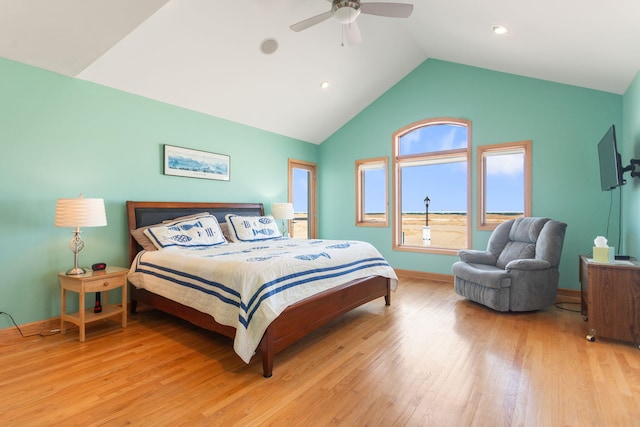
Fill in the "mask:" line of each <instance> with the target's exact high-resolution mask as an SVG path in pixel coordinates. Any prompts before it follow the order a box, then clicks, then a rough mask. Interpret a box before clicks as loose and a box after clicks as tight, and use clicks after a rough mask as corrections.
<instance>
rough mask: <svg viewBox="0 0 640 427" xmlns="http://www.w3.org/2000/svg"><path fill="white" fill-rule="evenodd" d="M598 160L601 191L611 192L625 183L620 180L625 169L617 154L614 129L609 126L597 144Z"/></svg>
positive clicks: (613, 126)
mask: <svg viewBox="0 0 640 427" xmlns="http://www.w3.org/2000/svg"><path fill="white" fill-rule="evenodd" d="M598 160H599V162H600V186H601V188H602V191H608V190H613V189H614V188H616V187H619V186H621V185H624V184H626V183H627V181H626V180H625V179H623V178H622V174H623V173H624V172H625V168H624V167H623V166H622V158H621V157H620V153H618V144H617V142H616V127H615V125H611V127H610V128H609V130H607V133H605V134H604V136H603V137H602V139H601V140H600V142H599V143H598Z"/></svg>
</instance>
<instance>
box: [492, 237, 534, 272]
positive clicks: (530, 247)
mask: <svg viewBox="0 0 640 427" xmlns="http://www.w3.org/2000/svg"><path fill="white" fill-rule="evenodd" d="M535 256H536V245H535V244H533V243H525V242H509V243H507V244H506V245H505V247H504V250H503V251H502V252H501V253H500V256H499V257H498V261H497V262H496V266H497V267H498V268H502V269H504V268H505V267H506V266H507V264H509V263H510V262H511V261H513V260H515V259H531V258H534V257H535Z"/></svg>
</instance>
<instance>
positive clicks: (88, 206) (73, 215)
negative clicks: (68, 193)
mask: <svg viewBox="0 0 640 427" xmlns="http://www.w3.org/2000/svg"><path fill="white" fill-rule="evenodd" d="M105 225H107V215H106V213H105V210H104V200H103V199H85V198H84V197H82V194H81V195H80V197H78V198H77V199H58V203H57V204H56V219H55V226H56V227H101V226H105Z"/></svg>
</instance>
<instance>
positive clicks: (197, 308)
mask: <svg viewBox="0 0 640 427" xmlns="http://www.w3.org/2000/svg"><path fill="white" fill-rule="evenodd" d="M126 209H127V218H128V224H129V229H130V230H138V232H140V230H142V229H143V228H144V227H149V226H152V225H157V224H162V223H163V222H166V221H170V220H174V219H176V218H189V217H190V216H193V215H202V214H203V213H205V212H206V213H207V214H209V215H210V216H213V217H215V220H217V222H218V223H219V224H220V226H221V227H222V228H223V229H224V228H225V227H232V226H234V224H236V223H237V221H236V220H237V219H238V218H240V217H242V218H248V217H253V218H262V217H264V208H263V205H262V204H259V203H206V202H138V201H128V202H127V203H126ZM228 215H231V216H235V218H230V217H229V216H228ZM228 219H229V223H227V220H228ZM234 221H235V222H234ZM152 230H155V228H152ZM276 230H277V226H276ZM225 231H226V230H225ZM134 234H136V233H131V234H130V241H129V261H130V265H131V271H130V274H129V288H130V289H129V292H130V293H129V295H130V298H131V303H130V310H131V313H132V314H135V312H136V310H137V306H138V304H139V303H142V304H145V305H148V306H151V307H153V308H155V309H158V310H161V311H164V312H166V313H169V314H171V315H174V316H176V317H179V318H181V319H184V320H187V321H189V322H191V323H193V324H195V325H197V326H199V327H202V328H205V329H207V330H210V331H213V332H216V333H219V334H222V335H224V336H227V337H230V338H232V339H233V340H234V350H235V351H236V353H238V354H239V356H240V357H241V358H242V359H243V360H244V361H245V362H247V363H248V361H249V359H250V358H251V356H252V355H253V353H247V351H248V350H249V349H250V348H245V346H244V345H241V348H242V351H243V352H239V351H238V349H237V348H236V346H237V345H239V344H238V342H239V341H240V342H241V343H245V344H246V342H248V341H251V339H252V337H251V334H250V333H249V332H245V328H244V327H243V325H245V323H242V324H240V323H238V324H235V323H234V322H229V321H228V319H227V318H226V317H225V316H224V315H222V314H220V316H218V313H217V312H215V311H213V312H210V313H207V312H206V311H207V310H208V305H207V306H206V307H204V306H203V305H202V304H203V303H201V302H200V300H195V299H194V298H192V297H185V298H182V297H181V296H180V295H179V296H178V297H174V296H173V294H169V293H166V292H164V289H165V288H164V287H163V286H165V284H166V281H165V282H162V283H160V284H159V285H160V286H161V287H160V288H158V289H160V290H156V289H157V288H152V287H151V286H147V285H146V283H156V282H157V281H158V276H163V277H164V278H166V277H165V276H167V274H168V273H166V272H170V273H171V278H170V279H171V280H172V281H174V282H181V283H182V285H184V286H183V287H182V288H181V292H183V293H184V292H191V288H196V287H197V288H201V287H204V285H202V283H206V284H207V286H208V284H210V283H213V284H214V285H215V286H217V288H216V292H215V293H216V296H217V299H215V298H214V300H213V302H214V303H217V304H220V303H221V302H223V303H224V302H226V303H227V304H226V305H231V304H229V300H230V299H233V298H235V296H234V295H236V293H235V291H234V290H231V291H229V289H228V288H227V287H226V286H221V285H220V283H222V284H223V285H225V284H226V282H224V281H223V282H220V283H218V279H219V278H221V277H225V274H226V276H228V277H229V278H230V279H229V280H231V278H233V280H240V281H247V282H250V281H251V280H249V279H243V278H240V279H239V278H238V277H237V274H235V273H234V274H231V273H228V274H227V273H225V274H223V273H222V272H221V271H216V273H215V275H212V276H211V277H213V279H215V280H213V279H211V278H209V279H207V281H206V282H204V281H203V280H204V279H203V277H204V275H205V274H209V273H204V272H203V271H204V270H206V269H205V268H204V267H202V268H200V270H198V271H199V273H198V274H195V273H192V272H191V271H186V270H185V269H183V268H182V267H178V266H182V265H184V266H187V265H191V263H192V262H195V261H192V260H191V258H188V256H192V255H191V252H189V251H187V252H189V253H188V256H186V255H185V256H183V251H182V250H180V251H176V252H172V251H171V250H172V249H173V248H167V250H161V251H155V252H154V251H148V250H144V249H143V248H142V246H141V245H140V243H139V241H138V240H136V238H135V237H134ZM138 235H139V234H138ZM149 235H150V236H151V234H149ZM151 237H153V236H151ZM299 240H301V239H277V238H276V239H269V240H264V241H263V240H260V241H258V242H244V241H239V242H237V243H225V244H221V245H220V246H216V247H207V248H198V251H193V252H199V253H198V254H197V256H198V257H204V258H206V262H211V263H214V262H218V260H219V259H223V258H229V257H231V258H233V257H251V259H250V261H256V260H257V261H264V260H266V259H269V258H278V257H282V258H286V257H289V258H291V259H293V258H296V260H299V259H302V260H305V261H309V260H311V259H312V258H314V257H319V258H321V259H322V261H325V262H326V261H327V259H329V258H337V256H336V255H335V254H336V253H337V252H342V253H345V254H346V253H349V252H350V251H352V250H355V249H353V248H361V249H362V248H363V247H365V246H367V245H368V244H366V243H364V242H357V241H344V242H343V241H323V240H311V241H306V240H305V242H299ZM251 245H253V246H254V247H256V248H254V247H252V248H251V250H254V249H257V250H264V251H271V252H266V255H265V254H262V253H261V252H259V253H258V255H256V254H254V253H253V252H251V253H250V255H245V254H244V253H245V252H247V253H249V249H246V248H247V246H251ZM304 245H316V247H320V246H322V248H321V250H317V251H315V252H314V253H316V254H319V255H314V256H307V255H300V254H299V253H298V252H296V251H298V250H300V251H305V250H306V251H307V252H300V253H309V249H305V248H304ZM369 246H370V245H369ZM347 247H349V248H348V250H343V249H344V248H347ZM245 249H246V250H245ZM365 249H366V248H365ZM374 250H375V249H374ZM332 251H333V252H332ZM376 252H377V251H376ZM174 254H175V255H174ZM274 254H275V255H274ZM296 254H298V255H296ZM195 256H196V255H193V257H195ZM378 256H379V258H378V257H370V258H367V260H373V259H374V258H375V259H376V260H377V261H375V265H376V267H373V270H369V269H363V270H362V271H364V272H365V273H366V274H369V273H370V271H372V272H374V274H371V275H367V276H366V277H358V278H355V279H354V278H353V274H356V273H355V272H354V271H352V270H356V269H355V268H354V269H351V270H349V274H346V273H345V274H344V275H342V273H340V274H337V273H336V274H330V275H329V274H326V275H318V276H317V277H314V278H313V286H312V287H314V286H317V288H313V289H314V290H313V291H312V290H309V289H308V288H307V286H309V285H307V284H305V285H304V286H302V285H301V286H297V285H296V286H295V289H303V290H304V292H306V293H304V292H303V293H302V294H303V297H302V298H301V299H300V300H297V301H295V302H293V303H290V302H288V301H279V302H278V304H281V305H282V304H284V305H283V307H284V308H282V309H278V310H276V309H275V308H269V309H267V310H266V311H267V313H268V314H269V316H271V317H273V318H270V317H269V316H266V318H265V320H264V322H265V323H264V325H262V327H263V329H260V328H257V331H258V333H259V336H258V339H257V341H256V340H255V337H254V338H253V341H251V342H252V343H254V344H255V352H258V351H259V352H260V354H261V357H262V368H263V375H264V376H265V377H267V378H268V377H271V376H272V374H273V364H274V356H275V354H276V353H278V352H280V351H282V350H283V349H285V348H286V347H288V346H289V345H291V344H293V343H294V342H296V341H298V340H299V339H300V338H302V337H303V336H305V335H306V334H308V333H310V332H311V331H313V330H315V329H317V328H318V327H320V326H322V325H324V324H326V323H327V322H329V321H330V320H332V319H334V318H336V317H338V316H340V315H342V314H344V313H346V312H348V311H350V310H352V309H354V308H356V307H358V306H360V305H362V304H365V303H367V302H369V301H372V300H374V299H377V298H384V302H385V305H387V306H388V305H390V303H391V291H392V290H393V289H395V286H396V284H397V277H396V276H395V273H394V272H393V270H392V269H391V267H390V266H389V265H388V264H387V263H386V261H384V259H383V258H382V257H381V255H379V253H378ZM234 259H235V258H234ZM160 260H162V261H163V262H168V263H175V266H174V265H173V264H172V265H169V266H164V265H163V266H162V267H159V265H160V264H159V263H160ZM241 261H242V262H245V264H243V265H248V263H247V261H248V259H242V260H241ZM198 262H200V261H198ZM236 262H240V261H236ZM270 262H272V261H270ZM296 262H298V261H296ZM368 262H369V261H368ZM265 264H267V263H265ZM348 264H349V265H351V264H352V263H351V262H349V263H348ZM353 264H355V262H354V263H353ZM369 264H371V265H373V261H370V262H369ZM212 265H215V266H217V265H219V264H212ZM237 265H240V264H236V267H235V269H234V271H235V272H237V271H240V270H243V268H238V267H237ZM344 265H347V263H345V264H344ZM189 268H191V267H189ZM281 268H284V267H281ZM287 268H289V267H287ZM183 270H184V271H183ZM211 270H213V268H211ZM257 271H259V272H260V274H263V271H265V269H264V268H260V269H259V270H257ZM309 271H316V270H309ZM318 271H319V269H318ZM331 271H332V272H333V271H334V269H333V267H332V268H331ZM143 273H146V274H145V275H144V278H142V276H143ZM211 274H213V273H211ZM256 274H257V273H256ZM265 274H266V273H265ZM302 274H303V273H300V272H294V273H287V274H284V273H282V272H281V271H279V273H278V277H280V276H282V277H285V276H286V277H287V278H288V279H287V280H293V279H291V278H296V277H298V276H300V275H302ZM304 274H307V273H306V271H305V273H304ZM313 274H316V273H313ZM357 274H362V273H360V272H358V273H357ZM329 276H331V278H329ZM333 276H335V277H333ZM193 277H196V278H198V280H199V282H198V283H196V284H195V285H194V284H193V283H192V282H191V280H192V278H193ZM325 277H326V278H325ZM176 278H179V280H177V279H176ZM252 280H253V278H252ZM261 280H262V279H261ZM264 280H267V279H264ZM283 280H284V279H283ZM342 280H344V281H342ZM336 281H339V282H340V283H336ZM274 282H275V281H274ZM329 282H331V283H329ZM265 283H266V282H265ZM269 283H271V282H269ZM296 283H297V282H296ZM185 284H186V285H185ZM196 285H197V286H196ZM325 285H326V286H328V288H326V289H325V288H322V286H325ZM212 286H213V285H212ZM287 286H290V285H287ZM287 286H281V288H286V287H287ZM291 286H292V285H291ZM263 287H264V286H263ZM147 288H149V289H151V290H149V289H147ZM167 288H168V285H167ZM292 288H293V286H292ZM184 289H187V291H185V290H184ZM219 289H225V290H227V291H229V292H231V294H229V295H230V296H229V297H228V298H227V297H226V296H225V297H224V298H222V297H220V292H218V290H219ZM199 290H200V291H202V289H199ZM287 292H289V291H286V292H280V293H279V294H278V296H277V297H276V296H274V295H275V293H268V292H266V291H265V293H263V294H262V298H263V299H266V300H268V301H269V302H271V300H280V299H281V297H280V296H281V295H287ZM310 292H313V293H312V294H311V293H310ZM201 293H202V292H201ZM211 293H214V292H211ZM256 295H257V293H256ZM238 298H244V297H241V296H240V295H239V294H238ZM283 298H284V297H283ZM284 299H285V300H286V298H284ZM254 300H255V296H254V298H253V299H252V300H251V301H254ZM243 301H244V300H243ZM243 301H240V299H238V301H234V302H233V303H234V304H235V305H236V306H241V307H244V308H245V309H247V307H248V306H249V305H250V303H249V302H247V303H245V302H243ZM259 301H262V300H260V299H259ZM194 302H195V304H194ZM252 304H254V305H256V307H257V305H259V303H252ZM263 305H266V304H262V305H260V306H261V307H262V306H263ZM211 310H213V308H212V309H211ZM211 310H209V311H211ZM271 311H273V313H271ZM253 314H256V313H254V312H251V315H253ZM213 316H216V318H218V320H215V319H214V317H213ZM227 317H228V316H227ZM238 318H239V319H240V320H242V315H240V316H238V315H236V320H237V319H238ZM253 318H254V317H251V318H250V317H249V316H247V319H253ZM255 318H256V319H261V315H258V314H256V315H255ZM220 319H222V320H220ZM245 322H247V320H245ZM255 323H256V324H258V323H260V322H258V321H256V322H255ZM254 334H255V332H254ZM245 335H247V336H248V337H249V338H247V337H245ZM256 343H257V344H256Z"/></svg>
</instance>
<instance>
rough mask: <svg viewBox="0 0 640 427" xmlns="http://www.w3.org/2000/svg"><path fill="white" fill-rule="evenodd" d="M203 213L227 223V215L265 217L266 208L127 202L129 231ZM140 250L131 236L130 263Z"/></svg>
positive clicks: (240, 205) (250, 204)
mask: <svg viewBox="0 0 640 427" xmlns="http://www.w3.org/2000/svg"><path fill="white" fill-rule="evenodd" d="M201 212H209V213H210V214H211V215H214V216H215V217H216V219H217V220H218V222H219V223H223V222H226V219H225V215H227V214H236V215H243V216H262V215H264V206H263V205H262V203H208V202H134V201H127V221H128V224H129V230H135V229H136V228H140V227H144V226H147V225H153V224H160V223H161V222H162V221H166V220H170V219H174V218H178V217H181V216H185V215H193V214H197V213H201ZM140 249H141V248H140V246H139V245H138V242H136V240H135V239H134V238H133V237H132V236H131V234H129V263H131V262H133V259H134V258H135V256H136V254H137V253H138V252H139V251H140Z"/></svg>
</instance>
